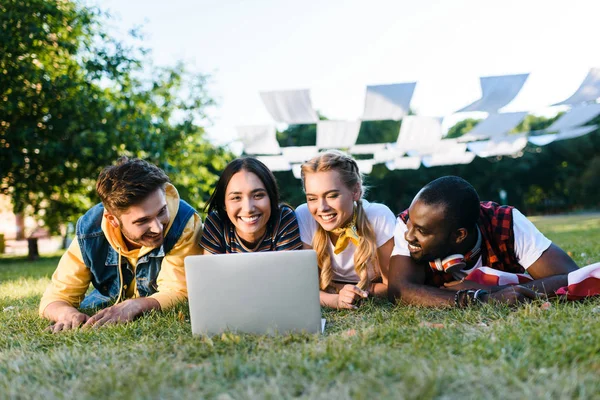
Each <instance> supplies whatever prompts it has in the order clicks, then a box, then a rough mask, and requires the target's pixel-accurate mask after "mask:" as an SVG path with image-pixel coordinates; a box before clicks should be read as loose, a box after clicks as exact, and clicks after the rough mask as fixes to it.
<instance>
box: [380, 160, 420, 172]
mask: <svg viewBox="0 0 600 400" xmlns="http://www.w3.org/2000/svg"><path fill="white" fill-rule="evenodd" d="M385 166H386V167H387V169H389V170H390V171H394V170H401V169H419V167H420V166H421V157H397V158H394V159H393V160H390V161H387V162H386V163H385Z"/></svg>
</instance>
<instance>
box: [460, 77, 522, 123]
mask: <svg viewBox="0 0 600 400" xmlns="http://www.w3.org/2000/svg"><path fill="white" fill-rule="evenodd" d="M528 76H529V74H518V75H501V76H485V77H481V78H479V80H480V83H481V98H480V99H479V100H477V101H475V102H473V103H471V104H469V105H468V106H466V107H463V108H461V109H460V110H458V111H456V112H468V111H483V112H487V113H496V112H498V110H499V109H501V108H502V107H504V106H505V105H507V104H508V103H510V102H511V101H512V100H513V99H514V98H515V97H516V96H517V94H519V92H520V91H521V88H522V87H523V84H524V83H525V81H526V80H527V77H528Z"/></svg>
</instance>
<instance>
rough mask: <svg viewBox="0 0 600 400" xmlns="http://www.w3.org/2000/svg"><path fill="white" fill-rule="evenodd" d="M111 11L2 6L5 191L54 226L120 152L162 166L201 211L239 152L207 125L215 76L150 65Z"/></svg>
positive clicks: (13, 2) (39, 2)
mask: <svg viewBox="0 0 600 400" xmlns="http://www.w3.org/2000/svg"><path fill="white" fill-rule="evenodd" d="M107 18H108V16H107V15H106V14H104V13H102V12H101V11H100V10H98V9H96V8H86V7H84V6H82V5H81V4H80V3H78V2H74V1H62V0H61V1H59V0H54V1H45V0H6V1H4V2H2V3H1V4H0V37H2V38H3V40H2V41H1V42H0V76H1V77H2V79H0V99H2V102H1V103H0V104H1V105H0V171H1V177H0V193H3V194H8V195H9V196H10V197H11V198H12V201H13V205H14V209H15V212H23V211H24V210H26V209H27V210H28V212H30V213H32V214H34V215H37V216H38V217H40V218H41V219H42V220H44V221H45V222H46V224H47V226H48V227H49V228H50V229H51V230H52V231H57V230H58V228H59V225H60V223H65V222H73V221H74V220H75V219H76V218H77V217H78V216H79V215H80V214H81V213H82V212H83V211H85V210H86V209H87V208H88V207H89V206H90V205H92V204H93V203H94V202H96V201H97V200H98V199H97V197H96V194H95V190H94V185H95V179H96V177H97V176H98V173H99V171H100V170H101V169H102V168H103V167H104V166H106V165H108V164H111V163H112V162H114V161H115V160H116V159H117V158H118V156H119V155H130V156H136V157H142V158H145V159H148V160H149V161H151V162H154V163H156V164H157V165H159V166H161V167H162V168H164V169H165V170H166V171H167V172H168V173H170V175H171V176H172V178H173V181H174V182H175V183H176V184H177V185H178V188H179V190H180V192H181V194H182V195H183V196H186V197H185V198H186V199H188V200H189V201H191V203H192V204H193V205H196V206H198V205H201V204H202V202H203V201H204V200H205V199H206V198H207V196H208V193H209V190H210V186H211V185H212V183H214V181H215V179H216V175H217V173H218V171H220V170H221V169H222V168H223V167H224V164H225V163H226V162H227V161H228V160H229V159H231V155H230V154H228V153H226V152H225V151H224V150H222V149H218V148H215V147H214V146H212V145H210V144H209V143H208V142H207V141H206V139H205V138H204V129H203V128H202V126H201V125H200V122H205V121H206V119H207V118H206V114H205V110H206V108H207V107H210V106H212V105H213V101H212V99H211V98H210V97H209V96H208V95H207V93H206V90H205V85H206V79H207V77H206V76H203V75H193V74H189V73H187V72H186V70H185V67H184V66H183V65H182V64H177V65H175V66H173V67H169V68H163V69H160V70H158V69H156V68H153V69H151V70H149V69H148V68H144V67H143V66H144V65H147V64H148V63H147V54H148V52H147V50H145V49H143V48H142V47H141V46H139V44H137V42H135V41H134V42H133V44H130V45H126V44H125V43H123V42H120V41H118V40H116V39H114V38H113V37H111V35H109V34H108V33H107V32H106V31H105V30H104V28H103V27H102V24H103V22H105V21H106V20H107ZM132 38H133V39H136V38H138V39H139V38H140V36H139V34H138V33H137V32H132ZM187 196H189V197H187Z"/></svg>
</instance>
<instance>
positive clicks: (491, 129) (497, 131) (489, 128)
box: [458, 112, 527, 142]
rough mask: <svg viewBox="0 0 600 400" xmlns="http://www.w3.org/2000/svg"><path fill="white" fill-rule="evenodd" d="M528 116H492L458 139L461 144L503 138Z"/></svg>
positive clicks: (518, 114)
mask: <svg viewBox="0 0 600 400" xmlns="http://www.w3.org/2000/svg"><path fill="white" fill-rule="evenodd" d="M526 116H527V112H512V113H502V114H490V115H489V116H488V117H487V118H486V119H484V120H483V121H481V122H479V123H478V124H477V125H475V127H474V128H473V129H471V130H470V131H469V132H467V133H465V134H464V135H462V136H461V137H459V138H458V141H459V142H471V141H475V140H482V139H492V138H494V137H501V136H504V135H506V134H507V133H508V132H510V131H511V130H512V129H513V128H514V127H516V126H517V125H519V124H520V123H521V121H523V119H525V117H526Z"/></svg>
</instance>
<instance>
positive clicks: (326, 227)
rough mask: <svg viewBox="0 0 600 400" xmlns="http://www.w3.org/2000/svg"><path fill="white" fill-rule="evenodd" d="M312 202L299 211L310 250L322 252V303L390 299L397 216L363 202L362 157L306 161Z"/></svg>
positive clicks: (350, 304)
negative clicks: (389, 278) (360, 169)
mask: <svg viewBox="0 0 600 400" xmlns="http://www.w3.org/2000/svg"><path fill="white" fill-rule="evenodd" d="M302 185H303V189H304V192H305V194H306V204H302V205H301V206H299V207H298V208H297V210H296V216H297V219H298V225H299V227H300V238H301V239H302V242H303V243H304V247H305V248H312V249H314V250H315V251H316V252H317V258H318V261H319V283H320V287H321V293H320V299H321V305H322V306H326V307H331V308H338V309H340V308H348V309H356V308H357V304H356V302H357V300H359V299H361V298H365V297H368V295H369V294H371V295H375V296H380V297H387V285H388V282H387V278H388V265H389V260H390V255H391V253H392V249H393V248H394V226H395V217H394V214H393V213H392V212H391V211H390V209H389V208H388V207H386V206H385V205H383V204H377V203H369V202H368V201H366V200H363V198H362V197H363V195H364V187H363V180H362V175H361V173H360V171H359V170H358V165H357V164H356V161H355V160H354V159H353V158H352V157H350V156H348V155H347V154H344V153H342V152H339V151H334V150H331V151H327V152H325V153H322V154H320V155H319V156H317V157H315V158H313V159H311V160H309V161H307V162H305V163H304V164H303V165H302Z"/></svg>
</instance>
